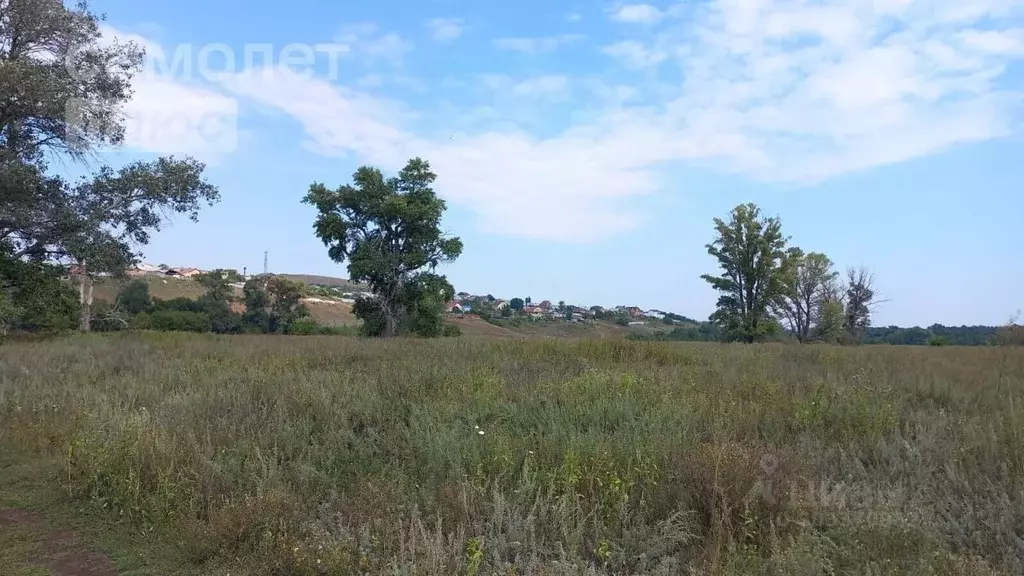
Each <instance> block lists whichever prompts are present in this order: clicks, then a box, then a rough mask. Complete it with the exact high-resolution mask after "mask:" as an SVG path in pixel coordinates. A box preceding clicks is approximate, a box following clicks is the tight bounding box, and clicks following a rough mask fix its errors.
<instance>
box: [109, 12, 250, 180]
mask: <svg viewBox="0 0 1024 576" xmlns="http://www.w3.org/2000/svg"><path fill="white" fill-rule="evenodd" d="M101 32H102V33H103V38H104V41H108V42H109V41H114V40H116V41H121V42H134V43H135V44H137V45H138V46H139V47H141V48H143V49H144V50H145V51H146V58H147V61H148V62H150V63H152V62H159V63H160V64H159V65H156V66H154V65H147V66H146V67H145V68H144V70H143V71H142V72H141V73H139V74H137V75H136V76H135V77H134V78H133V80H132V89H133V91H134V95H133V97H132V99H131V100H130V101H128V103H127V104H126V105H125V106H124V109H123V113H124V119H125V141H124V144H125V146H127V147H128V148H132V149H135V150H139V151H144V152H151V153H156V154H190V155H193V156H197V157H200V158H203V159H204V160H206V161H208V162H216V161H217V160H218V159H219V158H220V157H222V156H223V155H226V154H230V153H232V152H234V151H235V150H236V149H237V147H238V140H239V129H238V102H237V101H236V100H235V99H234V98H231V97H229V96H225V95H224V94H221V93H219V92H217V91H216V90H213V89H211V88H208V87H205V86H202V85H200V84H198V83H196V82H195V81H194V79H188V78H177V77H174V75H173V74H174V72H175V71H174V70H167V69H166V68H167V60H168V59H167V58H166V56H165V54H164V50H163V48H162V47H161V46H160V45H159V44H157V43H156V42H153V41H151V40H149V39H147V38H145V37H143V36H140V35H137V34H128V33H124V32H121V31H119V30H116V29H114V28H111V27H109V26H103V27H102V28H101Z"/></svg>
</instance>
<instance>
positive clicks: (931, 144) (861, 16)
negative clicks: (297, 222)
mask: <svg viewBox="0 0 1024 576" xmlns="http://www.w3.org/2000/svg"><path fill="white" fill-rule="evenodd" d="M687 6H688V8H687V10H688V12H686V14H682V16H685V17H683V18H680V19H678V20H666V22H668V24H667V25H666V26H665V27H662V28H659V29H656V30H654V31H653V33H652V31H651V30H648V31H647V32H645V34H644V36H643V37H634V38H624V39H622V40H621V41H619V42H617V43H615V44H613V45H611V46H608V47H605V48H604V51H605V53H607V54H609V55H611V56H614V57H616V58H618V59H621V60H622V61H623V62H625V63H627V64H629V65H631V66H635V67H637V68H640V69H641V73H636V74H631V75H628V76H623V75H621V71H616V70H614V69H613V70H611V71H609V72H607V73H605V74H601V75H598V74H595V75H594V77H592V78H589V79H581V78H574V77H568V76H566V74H565V73H566V72H567V71H565V70H558V69H553V70H546V71H545V74H544V75H542V76H537V77H533V78H512V77H509V76H504V75H495V76H493V77H490V78H489V79H485V83H486V82H490V86H491V88H492V89H494V90H496V91H500V92H503V93H505V92H507V93H509V94H512V95H513V96H519V95H521V96H523V97H522V98H505V99H503V98H498V97H496V96H495V93H494V92H490V93H486V94H483V95H482V99H481V100H479V101H474V102H470V103H467V104H465V105H464V106H460V107H458V108H454V109H452V110H445V113H458V112H459V111H460V110H462V111H464V112H466V115H467V116H470V115H472V116H473V117H474V118H475V119H476V120H474V121H473V122H472V123H467V124H459V123H456V124H455V125H457V126H469V127H466V128H464V129H465V132H462V133H456V134H451V133H450V132H448V133H445V134H443V135H441V134H439V135H430V134H427V133H425V132H423V131H422V130H418V129H416V127H415V126H414V125H413V124H412V122H411V115H412V112H413V111H411V110H408V109H406V108H405V107H403V106H402V105H400V104H396V103H394V102H389V101H384V100H381V99H377V98H374V97H371V96H369V95H367V94H366V93H364V92H361V91H359V90H357V89H354V88H352V87H345V86H338V85H335V84H332V83H330V82H328V81H326V80H322V79H318V78H310V77H302V76H299V75H296V74H293V73H291V72H288V71H287V70H282V69H273V68H271V69H266V70H250V71H246V72H244V73H240V74H236V75H234V76H232V77H230V78H226V79H225V81H224V85H223V86H224V87H225V88H226V89H228V90H229V91H230V92H232V93H233V94H235V95H236V96H238V97H239V98H242V99H244V100H251V101H254V102H257V103H260V104H263V105H266V106H270V107H272V108H275V109H278V110H281V111H283V112H285V113H287V114H288V115H290V116H292V117H293V118H295V119H296V120H297V121H298V122H299V123H300V124H301V125H302V126H303V127H304V128H305V132H306V135H307V142H306V143H305V144H306V146H307V147H308V148H309V149H311V150H314V151H315V152H317V153H320V154H327V155H344V156H349V157H352V158H354V159H356V160H358V161H359V162H366V163H372V164H377V165H380V166H381V167H382V168H386V169H388V170H394V169H397V168H400V167H401V165H402V164H403V163H404V162H405V160H406V159H408V158H409V157H412V156H422V157H425V158H427V159H429V160H430V161H431V163H432V165H433V166H434V168H435V170H436V172H437V173H438V174H439V180H438V183H437V188H438V191H439V192H440V193H441V194H443V195H444V196H445V197H446V198H447V199H448V200H449V201H451V202H452V203H453V204H457V205H459V206H460V207H463V208H466V209H468V210H471V211H472V212H473V213H475V214H476V215H477V216H478V218H479V222H480V225H481V227H482V228H483V229H485V230H488V231H490V232H494V233H500V234H508V235H515V236H525V237H532V238H542V239H550V240H560V241H589V240H595V239H600V238H604V237H607V236H608V235H611V234H616V233H619V232H622V231H625V230H628V229H630V228H632V227H635V226H637V225H639V223H641V222H642V221H643V214H642V213H639V212H637V211H636V198H638V197H641V196H643V195H646V194H651V193H656V192H658V191H660V190H662V189H663V188H662V184H663V183H662V182H661V180H660V178H659V169H660V167H661V166H663V165H665V164H666V163H672V162H677V163H678V162H689V163H700V164H706V165H711V166H716V167H719V168H722V169H725V170H729V171H733V172H738V173H742V174H745V175H747V176H749V177H752V178H757V179H765V180H776V181H787V182H798V183H800V182H814V181H817V180H821V179H825V178H831V177H835V176H837V175H841V174H845V173H849V172H851V171H855V170H861V169H866V168H871V167H875V166H881V165H886V164H892V163H896V162H901V161H904V160H908V159H912V158H917V157H921V156H924V155H928V154H932V153H935V152H937V151H940V150H943V149H946V148H949V147H951V146H955V145H958V144H964V143H970V142H979V141H985V140H990V139H993V138H998V137H1002V136H1005V135H1008V134H1011V133H1012V130H1013V129H1015V127H1016V122H1015V121H1016V120H1017V119H1018V118H1019V116H1018V112H1019V106H1020V104H1021V98H1020V92H1019V91H1020V89H1021V88H1022V86H1021V82H1020V80H1019V79H1018V78H1015V77H1013V76H1010V75H1008V74H1007V73H1006V71H1007V69H1008V68H1009V66H1010V64H1013V63H1015V62H1017V61H1018V59H1019V58H1021V57H1024V54H1022V53H1021V52H1020V43H1019V41H1020V40H1021V36H1020V32H1019V30H1020V16H1021V9H1022V8H1024V0H977V1H976V2H969V3H965V2H961V1H959V0H933V1H931V2H925V1H924V0H916V1H904V0H712V1H711V2H710V3H708V4H701V5H693V4H688V5H687ZM675 15H676V14H675V13H674V12H673V16H675ZM575 39H578V37H575V36H552V37H546V38H506V39H502V40H498V41H495V45H496V46H497V47H499V48H503V49H508V50H518V51H522V52H526V53H531V54H536V53H541V52H545V51H553V50H555V49H557V48H558V47H559V46H561V45H562V44H564V43H566V42H571V41H573V40H575ZM633 76H637V77H641V79H640V80H636V79H635V78H634V79H633V80H632V81H630V80H629V78H631V77H633ZM598 79H600V80H598ZM578 80H579V82H577V81H578ZM368 84H369V82H368ZM570 86H573V87H576V86H579V87H581V88H583V89H582V90H578V91H576V92H575V93H591V94H594V95H595V96H594V98H593V99H591V100H587V101H580V102H579V109H580V111H581V112H582V113H580V114H573V115H572V116H571V118H570V120H569V121H566V117H565V115H564V114H562V113H561V110H560V111H559V115H558V116H557V117H555V118H553V119H552V120H553V122H552V123H551V124H550V125H551V127H550V128H548V129H546V130H545V133H546V134H548V136H546V137H538V136H536V135H533V134H530V133H528V132H526V131H525V129H524V128H523V127H522V126H524V125H526V124H531V123H530V122H525V121H524V122H519V121H518V120H517V119H518V118H520V115H521V113H522V112H523V111H522V110H521V109H519V108H517V106H526V105H529V106H532V107H533V108H531V111H532V112H533V117H534V118H538V117H539V118H543V114H544V112H545V108H544V106H546V105H548V104H550V102H551V101H552V98H551V96H553V95H558V94H564V93H565V92H566V91H568V87H570ZM468 93H469V94H471V95H473V93H472V91H470V92H468ZM527 95H530V96H532V98H525V96H527ZM475 96H480V95H475ZM540 96H543V97H540ZM244 100H243V101H244ZM513 101H514V102H513ZM524 103H527V104H524ZM573 104H574V105H575V104H576V101H573ZM415 112H417V113H425V112H436V110H432V109H427V110H415ZM554 122H562V123H563V124H562V125H561V126H560V128H559V125H558V124H554ZM531 125H532V124H531ZM524 211H528V213H529V214H530V217H529V218H516V219H512V218H508V214H510V213H512V212H520V213H521V212H524Z"/></svg>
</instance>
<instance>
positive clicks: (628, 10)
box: [612, 4, 664, 24]
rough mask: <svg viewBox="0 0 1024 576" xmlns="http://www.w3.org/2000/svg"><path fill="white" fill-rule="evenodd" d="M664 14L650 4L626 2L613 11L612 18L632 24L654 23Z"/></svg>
mask: <svg viewBox="0 0 1024 576" xmlns="http://www.w3.org/2000/svg"><path fill="white" fill-rule="evenodd" d="M663 16H664V13H662V11H661V10H658V9H657V8H655V7H654V6H651V5H650V4H626V5H624V6H620V7H619V9H618V10H615V12H613V13H612V20H615V21H618V22H627V23H630V24H654V23H655V22H657V21H658V20H661V19H662V17H663Z"/></svg>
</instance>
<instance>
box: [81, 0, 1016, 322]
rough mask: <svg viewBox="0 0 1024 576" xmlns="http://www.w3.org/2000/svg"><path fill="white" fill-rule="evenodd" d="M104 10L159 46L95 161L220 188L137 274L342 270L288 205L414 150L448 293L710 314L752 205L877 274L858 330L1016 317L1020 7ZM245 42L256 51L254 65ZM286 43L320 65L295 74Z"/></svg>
mask: <svg viewBox="0 0 1024 576" xmlns="http://www.w3.org/2000/svg"><path fill="white" fill-rule="evenodd" d="M95 9H96V10H97V11H99V12H105V13H107V15H108V21H107V25H108V26H107V28H106V29H105V32H106V34H107V36H108V37H110V38H120V39H128V40H133V41H136V42H139V43H140V44H142V45H143V46H145V47H146V48H147V51H148V54H149V55H150V57H151V59H150V62H149V65H148V66H147V69H146V71H145V72H144V73H143V74H141V75H140V76H139V77H138V78H137V79H136V81H135V93H136V96H135V99H134V100H133V101H132V103H131V104H130V105H129V106H128V107H127V109H126V114H127V116H128V118H129V136H128V139H127V145H126V146H125V147H124V148H123V149H121V150H118V151H110V152H109V153H108V154H106V155H105V158H104V160H105V161H109V162H111V163H113V164H119V163H122V162H126V161H129V160H132V159H136V158H151V157H155V156H156V155H160V154H172V153H173V154H179V155H180V154H191V155H193V156H196V157H197V158H200V159H201V160H203V161H204V162H206V163H207V165H208V176H209V180H210V181H211V182H213V183H214V184H216V185H218V186H219V188H220V190H221V194H222V201H221V203H220V204H218V205H216V206H214V207H212V208H209V209H207V210H204V211H203V213H202V214H201V219H200V222H199V223H198V224H193V223H191V222H188V221H187V220H184V219H179V220H176V221H175V222H173V224H172V225H170V226H168V227H166V228H165V229H164V230H163V231H162V232H160V233H158V234H157V235H155V237H154V238H153V241H152V243H151V244H150V245H149V246H148V247H147V248H146V249H145V259H146V260H147V261H149V262H152V263H167V264H170V265H194V266H198V267H202V268H214V267H230V268H239V269H241V268H242V267H243V266H247V267H248V268H249V269H250V270H258V269H260V268H262V262H263V251H264V250H269V252H270V268H271V270H272V271H275V272H293V273H300V272H301V273H313V274H329V275H337V276H345V275H346V272H345V270H344V267H343V266H339V265H337V264H335V263H333V262H331V261H330V260H329V259H328V258H327V256H326V250H325V249H324V247H323V246H322V244H320V243H319V241H318V240H317V239H316V238H315V237H314V236H313V234H312V230H311V225H312V222H313V219H314V213H313V211H312V209H311V208H310V207H307V206H304V205H302V204H300V199H301V198H302V196H303V195H304V194H305V192H306V190H307V189H308V187H309V185H310V184H311V183H312V182H314V181H320V182H324V183H326V184H327V185H328V186H331V187H335V186H338V185H340V184H342V183H345V182H347V181H348V180H349V178H350V176H351V174H352V172H353V171H354V170H355V169H356V167H358V166H360V165H362V164H373V165H376V166H379V167H381V168H383V169H384V170H386V171H393V170H396V169H398V168H400V167H401V165H402V164H404V162H405V161H406V160H407V159H408V158H410V157H412V156H421V157H423V158H425V159H427V160H429V161H430V162H431V164H432V165H433V167H434V169H435V171H436V172H437V173H438V175H439V179H438V182H437V185H436V189H437V191H438V193H439V194H440V195H442V196H443V197H444V198H445V199H446V200H447V201H448V205H449V211H448V213H447V214H446V216H445V220H444V226H445V228H446V229H447V230H449V231H450V232H451V233H453V234H456V235H458V236H461V237H462V239H463V241H464V242H465V246H466V249H465V252H464V253H463V255H462V257H461V258H460V259H459V260H458V261H457V262H456V263H454V264H452V265H449V266H447V267H445V269H444V270H443V271H444V272H445V273H446V274H448V276H449V278H450V279H451V280H452V282H453V284H454V285H455V286H456V288H457V289H459V290H466V291H470V292H479V293H488V292H490V293H493V294H495V295H498V296H503V297H513V296H532V297H533V298H534V299H535V300H541V299H550V300H554V301H557V300H565V301H567V302H572V303H578V304H587V305H592V304H601V305H615V304H636V305H640V306H642V307H645V308H660V309H665V310H671V311H675V312H678V313H681V314H685V315H688V316H692V317H697V318H706V317H707V315H708V314H709V313H710V312H711V311H712V308H713V304H714V301H715V299H716V295H715V293H714V292H713V291H712V290H711V289H710V288H709V287H708V286H707V285H706V284H705V283H704V282H703V281H701V280H700V279H699V276H700V274H703V273H707V272H714V271H715V267H716V264H715V262H714V261H713V260H712V259H711V258H710V257H709V256H708V255H707V253H706V250H705V248H704V245H705V244H706V243H708V242H709V241H711V240H712V237H713V229H712V226H713V224H712V218H714V217H716V216H725V215H726V214H727V212H728V211H729V209H730V208H732V207H733V206H735V205H736V204H738V203H741V202H755V203H757V204H759V205H760V206H761V207H762V208H763V209H764V210H765V212H767V213H768V214H770V215H778V216H780V217H781V218H782V221H783V228H784V230H785V232H786V233H787V234H789V235H791V236H792V241H793V243H794V244H796V245H798V246H800V247H802V248H804V249H805V250H807V251H811V250H814V251H822V252H825V253H826V254H828V255H829V256H830V257H831V258H832V259H833V260H834V261H835V262H836V264H837V265H838V266H839V267H840V268H845V267H847V266H861V265H863V266H868V267H869V268H871V269H872V270H873V271H874V273H875V275H876V277H877V285H878V288H879V291H880V292H881V293H882V294H883V295H884V296H885V297H886V298H888V302H886V303H885V304H884V305H882V306H881V307H880V308H879V309H878V311H877V313H876V316H875V319H874V323H875V324H876V325H887V324H900V325H912V324H920V325H928V324H931V323H933V322H941V323H945V324H964V323H966V324H974V323H988V324H992V323H998V322H1003V321H1005V320H1006V319H1007V318H1008V317H1009V316H1010V315H1011V314H1013V313H1014V312H1015V311H1017V310H1018V309H1021V308H1024V290H1022V289H1021V287H1022V286H1024V253H1022V252H1021V248H1020V246H1021V236H1022V230H1024V197H1022V191H1024V168H1022V167H1021V166H1022V164H1021V158H1022V153H1024V145H1022V144H1024V141H1022V139H1021V123H1020V120H1021V106H1020V105H1021V103H1022V94H1024V92H1022V88H1024V76H1022V68H1021V60H1022V58H1024V0H975V1H972V2H963V1H962V0H932V1H925V0H843V1H840V0H813V1H812V0H702V1H698V2H684V3H666V2H651V3H634V4H630V3H616V2H589V3H583V2H559V1H556V0H548V1H545V2H540V1H536V0H531V1H527V2H514V3H491V2H478V3H469V2H454V1H440V0H438V1H425V2H408V1H397V0H378V1H376V2H346V3H325V2H313V1H312V0H292V1H291V2H288V3H287V4H286V5H282V4H281V3H279V2H274V3H271V2H266V1H264V0H254V1H250V2H245V3H242V2H238V1H237V0H236V1H232V2H228V1H224V0H204V1H202V2H200V1H197V0H174V1H169V0H151V1H149V2H137V1H134V0H133V1H128V0H98V1H96V2H95ZM218 44H219V45H221V47H219V48H218V47H217V45H218ZM258 44H271V45H272V46H273V50H272V54H273V57H272V58H270V59H264V58H262V57H261V58H257V59H254V60H252V61H250V60H249V59H247V58H245V53H246V47H247V46H250V47H251V46H252V45H258ZM289 44H299V45H304V46H309V47H315V46H317V45H319V46H320V47H323V48H324V49H325V50H330V51H333V52H326V51H325V52H316V54H315V58H314V59H312V60H309V61H308V64H309V65H308V66H298V65H295V64H294V61H292V63H289V62H288V61H286V60H283V59H282V58H281V57H280V56H281V50H282V49H283V48H284V47H285V46H287V45H289ZM204 50H205V52H204ZM309 51H310V53H311V54H312V53H313V51H314V49H313V48H310V49H309ZM225 52H231V53H232V54H233V56H234V57H233V59H234V62H229V61H228V59H227V58H226V57H225V56H224V53H225ZM292 53H294V51H293V52H292ZM332 53H333V54H334V55H335V56H334V60H332V56H331V54H332ZM209 54H213V56H212V57H211V59H210V60H207V59H205V58H204V56H206V55H209ZM179 57H180V58H181V60H178V61H177V64H175V62H176V60H175V59H176V58H179Z"/></svg>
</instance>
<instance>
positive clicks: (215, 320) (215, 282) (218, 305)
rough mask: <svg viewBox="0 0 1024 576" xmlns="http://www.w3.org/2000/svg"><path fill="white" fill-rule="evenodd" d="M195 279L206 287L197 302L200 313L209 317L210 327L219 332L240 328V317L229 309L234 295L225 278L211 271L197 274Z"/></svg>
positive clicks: (227, 332)
mask: <svg viewBox="0 0 1024 576" xmlns="http://www.w3.org/2000/svg"><path fill="white" fill-rule="evenodd" d="M196 281H198V282H199V284H200V285H201V286H203V287H204V288H206V293H205V294H203V295H202V296H200V297H199V300H198V304H199V307H200V309H201V310H202V313H203V314H205V315H206V317H207V318H208V319H209V321H210V324H211V329H212V330H213V331H214V332H217V333H219V334H229V333H233V332H238V331H239V330H241V328H242V327H241V318H240V317H239V315H238V314H236V313H235V312H233V311H232V310H231V303H232V302H233V301H234V300H235V295H234V289H233V288H232V287H231V285H230V284H229V283H228V280H227V278H225V277H224V275H223V274H221V273H220V272H219V271H211V272H205V273H203V274H199V275H198V276H196Z"/></svg>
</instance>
